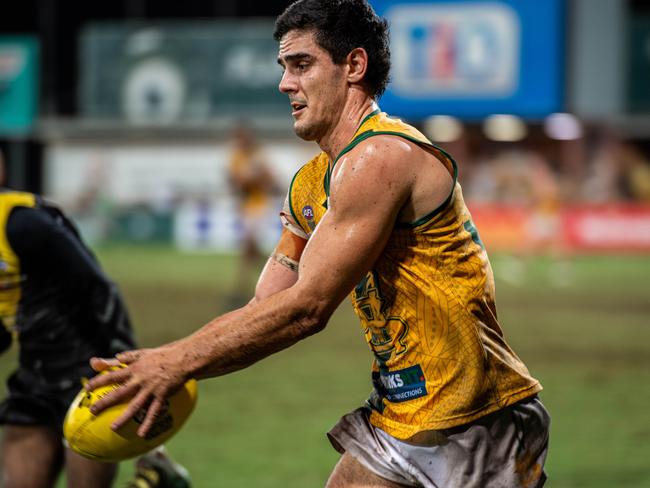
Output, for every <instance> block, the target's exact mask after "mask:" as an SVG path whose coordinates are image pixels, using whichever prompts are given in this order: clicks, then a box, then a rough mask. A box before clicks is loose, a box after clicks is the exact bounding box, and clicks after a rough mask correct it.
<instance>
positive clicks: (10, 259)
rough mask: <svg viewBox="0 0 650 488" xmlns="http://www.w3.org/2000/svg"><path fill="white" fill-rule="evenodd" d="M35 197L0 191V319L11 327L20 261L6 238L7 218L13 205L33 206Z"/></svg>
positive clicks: (18, 281)
mask: <svg viewBox="0 0 650 488" xmlns="http://www.w3.org/2000/svg"><path fill="white" fill-rule="evenodd" d="M35 205H36V198H35V196H34V195H33V194H31V193H22V192H13V191H2V192H0V320H2V325H4V326H5V327H7V328H9V329H11V328H12V327H13V326H14V322H15V319H16V310H17V308H18V302H20V293H21V289H20V285H21V274H20V261H19V259H18V256H16V253H14V251H13V249H12V248H11V246H10V244H9V240H8V239H7V220H8V219H9V214H10V213H11V211H12V210H13V209H14V208H15V207H34V206H35Z"/></svg>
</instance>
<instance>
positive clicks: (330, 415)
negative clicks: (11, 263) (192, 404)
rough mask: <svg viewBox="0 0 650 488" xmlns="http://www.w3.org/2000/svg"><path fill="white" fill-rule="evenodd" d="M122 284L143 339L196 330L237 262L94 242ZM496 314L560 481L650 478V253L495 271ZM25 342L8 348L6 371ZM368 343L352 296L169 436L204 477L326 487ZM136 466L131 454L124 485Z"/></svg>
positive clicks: (552, 472)
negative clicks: (542, 408) (331, 436)
mask: <svg viewBox="0 0 650 488" xmlns="http://www.w3.org/2000/svg"><path fill="white" fill-rule="evenodd" d="M98 255H99V257H100V259H101V260H102V262H103V265H104V268H105V269H106V270H107V272H108V273H109V274H111V275H112V277H113V278H114V279H115V280H116V281H117V282H118V283H119V284H120V285H121V288H122V291H123V294H124V296H125V298H126V300H127V303H128V305H129V307H130V310H131V314H132V317H133V319H134V324H135V326H136V330H137V335H138V338H139V340H140V342H141V344H142V345H143V346H155V345H157V344H160V343H163V342H165V341H170V340H173V339H175V338H178V337H180V336H183V335H186V334H188V333H190V332H191V331H193V330H195V329H196V328H198V327H200V326H201V325H202V324H203V323H205V322H206V321H208V320H209V319H211V318H212V317H213V316H215V315H216V314H218V313H219V312H221V311H223V310H224V309H225V308H227V299H226V297H227V296H228V295H229V294H230V292H231V291H232V290H231V288H232V283H233V275H234V274H235V273H236V272H237V271H236V261H235V260H234V259H233V258H232V257H230V256H214V255H186V254H180V253H176V252H174V251H172V250H169V249H165V248H142V247H112V248H104V249H100V250H99V251H98ZM493 264H494V267H495V273H496V275H497V304H498V309H499V317H500V321H501V323H502V326H503V328H504V330H505V333H506V336H507V338H508V340H509V342H510V344H511V345H512V346H513V347H514V349H515V350H516V351H517V352H518V354H519V355H520V356H521V357H522V359H523V360H524V361H525V362H526V364H527V365H528V366H529V369H530V370H531V372H532V373H533V375H534V376H536V377H538V378H539V379H540V380H541V381H542V383H543V385H544V388H545V390H544V391H543V392H542V400H543V401H544V403H545V404H546V406H547V407H548V409H549V410H550V412H551V416H552V432H551V447H550V453H549V458H548V462H547V466H546V468H547V472H548V474H549V482H548V483H547V486H549V487H551V488H553V487H558V488H565V487H567V488H568V487H590V488H591V487H594V488H599V487H602V488H610V487H614V486H615V487H643V486H649V487H650V469H649V468H648V466H649V464H648V459H650V442H649V441H650V408H649V405H650V320H649V319H648V317H650V286H648V284H647V281H648V277H649V276H650V257H642V256H636V257H634V256H631V257H596V256H593V257H579V258H576V259H575V260H574V261H573V263H572V265H571V269H572V275H573V281H572V283H571V284H570V285H569V286H566V287H561V288H559V287H555V286H553V285H552V281H551V280H550V279H549V276H548V270H549V266H548V263H547V262H546V261H545V260H544V259H541V258H539V259H536V260H533V261H532V262H531V263H530V266H529V269H527V270H526V273H525V274H524V279H523V281H522V283H521V284H520V285H518V286H513V285H510V284H508V283H506V282H505V281H502V280H499V276H500V272H501V270H502V269H504V268H505V266H506V265H507V261H506V260H505V258H504V257H502V256H496V257H495V258H494V259H493ZM306 299H307V298H306ZM13 361H15V354H9V355H6V356H4V357H2V358H0V371H1V372H2V373H3V374H4V373H5V372H6V371H8V370H9V368H11V367H12V366H13V364H12V362H13ZM370 361H371V355H370V353H369V351H368V348H367V346H366V345H365V343H364V341H363V339H362V336H361V334H360V329H359V325H358V323H357V321H356V319H355V318H354V316H353V315H352V312H351V308H350V306H349V305H348V304H347V303H346V304H344V305H343V306H342V307H341V308H340V309H339V311H338V312H337V313H336V314H335V316H334V317H333V319H332V321H331V323H330V325H329V326H328V328H327V329H326V330H325V331H323V332H322V333H321V334H318V335H316V336H314V337H311V338H309V339H307V340H306V341H304V342H302V343H300V344H298V345H296V346H295V347H294V348H292V349H289V350H287V351H284V352H281V353H279V354H277V355H275V356H273V357H271V358H269V359H267V360H265V361H263V362H261V363H258V364H256V365H254V366H252V367H251V368H249V369H247V370H245V371H241V372H238V373H235V374H232V375H229V376H226V377H222V378H217V379H212V380H207V381H203V382H201V384H200V385H199V403H198V406H197V409H196V410H195V412H194V413H193V414H192V416H191V417H190V419H189V420H188V423H187V424H186V426H185V427H184V428H183V429H182V430H181V431H180V432H179V433H178V434H177V435H176V436H175V437H174V438H173V439H171V440H170V441H169V442H168V443H167V447H168V449H169V451H170V452H171V453H172V454H173V456H174V457H175V458H176V459H177V460H178V461H180V462H181V463H183V464H184V465H185V466H187V468H188V469H189V470H190V472H191V474H192V477H193V480H194V486H195V488H204V487H205V488H210V487H213V486H224V487H229V488H237V487H242V488H249V487H282V488H285V487H286V488H291V487H296V488H298V487H300V488H305V487H318V486H323V485H324V483H325V480H326V479H327V476H328V474H329V472H330V470H331V468H332V466H333V465H334V464H335V462H336V460H337V457H338V455H337V454H336V452H335V451H334V450H333V449H332V448H331V447H330V446H329V443H328V441H327V439H326V437H325V432H326V430H327V429H328V428H329V427H330V426H331V425H332V424H334V423H335V422H336V421H337V419H338V418H339V416H340V415H341V414H343V413H345V412H347V411H349V410H351V409H353V408H355V407H356V406H358V405H359V404H360V403H361V402H362V401H363V400H364V399H365V398H366V396H367V394H368V392H369V388H370V387H369V381H368V371H369V365H370ZM131 473H132V463H131V462H126V463H123V466H122V469H121V473H120V477H119V481H118V483H117V484H116V486H118V487H122V486H124V484H125V482H126V479H127V478H128V476H129V475H130V474H131Z"/></svg>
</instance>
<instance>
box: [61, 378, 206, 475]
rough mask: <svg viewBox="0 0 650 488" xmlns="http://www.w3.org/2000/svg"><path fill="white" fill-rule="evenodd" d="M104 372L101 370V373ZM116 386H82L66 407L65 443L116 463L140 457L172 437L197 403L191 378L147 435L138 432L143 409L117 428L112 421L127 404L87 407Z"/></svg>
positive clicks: (97, 458)
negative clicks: (95, 412)
mask: <svg viewBox="0 0 650 488" xmlns="http://www.w3.org/2000/svg"><path fill="white" fill-rule="evenodd" d="M100 374H103V373H100ZM117 386H118V385H107V386H103V387H100V388H97V389H95V390H93V391H90V392H89V391H86V390H85V389H83V388H82V389H81V391H80V392H79V393H78V394H77V396H76V397H75V399H74V400H73V401H72V403H71V404H70V407H69V408H68V413H67V414H66V417H65V420H64V422H63V435H64V436H65V439H66V441H67V443H68V446H69V447H70V448H71V449H72V450H73V451H75V452H77V453H78V454H81V455H82V456H84V457H87V458H89V459H95V460H98V461H105V462H117V461H122V460H124V459H129V458H132V457H136V456H140V455H141V454H144V453H145V452H147V451H150V450H151V449H154V448H155V447H158V446H159V445H161V444H162V443H164V442H165V441H167V440H168V439H169V438H170V437H171V436H173V435H174V434H175V433H176V432H178V430H179V429H180V428H181V427H182V425H183V424H184V423H185V421H186V420H187V418H188V417H189V416H190V414H191V413H192V410H193V409H194V406H195V405H196V398H197V393H198V391H197V384H196V380H190V381H188V382H187V383H185V385H184V386H183V387H182V388H180V389H179V390H178V391H177V392H176V393H174V394H173V395H172V396H170V397H169V398H168V400H167V405H166V407H167V408H165V409H163V411H162V412H161V414H160V415H159V416H158V419H157V420H156V422H155V423H154V425H153V427H152V428H151V430H150V431H149V433H148V434H147V437H146V438H142V437H139V436H138V435H137V431H138V428H139V427H140V424H142V422H143V421H144V417H145V413H146V412H145V410H144V409H143V410H141V411H140V412H138V413H137V414H136V415H135V416H134V417H133V418H132V419H131V420H129V421H128V422H127V423H126V424H125V425H124V426H122V427H121V428H120V429H118V430H117V431H113V430H111V424H112V423H113V421H114V420H115V419H117V418H118V417H119V416H120V415H121V414H122V412H124V410H125V409H126V407H127V403H121V404H119V405H114V406H112V407H110V408H107V409H106V410H104V411H102V412H100V413H99V415H93V414H92V413H91V412H90V407H91V406H92V405H93V404H94V403H95V402H96V401H98V400H99V399H100V398H102V397H103V396H104V395H106V394H107V393H109V392H111V391H113V390H114V389H115V388H117Z"/></svg>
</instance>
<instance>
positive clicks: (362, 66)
mask: <svg viewBox="0 0 650 488" xmlns="http://www.w3.org/2000/svg"><path fill="white" fill-rule="evenodd" d="M346 61H347V64H348V82H349V83H359V82H361V80H363V77H364V76H365V75H366V70H367V68H368V53H367V52H366V50H365V49H364V48H362V47H357V48H355V49H353V50H352V51H350V54H348V56H347V58H346Z"/></svg>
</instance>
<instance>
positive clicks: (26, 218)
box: [0, 159, 189, 488]
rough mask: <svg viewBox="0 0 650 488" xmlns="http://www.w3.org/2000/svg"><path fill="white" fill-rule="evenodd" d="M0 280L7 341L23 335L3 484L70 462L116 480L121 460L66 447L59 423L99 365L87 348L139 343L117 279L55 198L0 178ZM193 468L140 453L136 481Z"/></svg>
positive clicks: (45, 477) (1, 410)
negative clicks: (93, 363)
mask: <svg viewBox="0 0 650 488" xmlns="http://www.w3.org/2000/svg"><path fill="white" fill-rule="evenodd" d="M2 174H3V164H2V160H1V159H0V176H1V175H2ZM0 280H1V282H2V286H0V318H1V319H2V325H1V326H0V336H1V339H0V347H1V351H2V352H4V351H6V350H7V349H8V348H9V347H10V346H11V344H12V342H13V340H14V339H15V340H16V341H17V342H18V345H19V354H18V368H17V369H16V370H15V371H14V372H13V373H12V374H11V376H10V377H9V379H8V381H7V390H8V396H7V398H6V399H5V400H4V401H3V402H2V403H1V404H0V424H1V425H2V426H3V437H2V441H1V444H0V468H1V473H2V481H1V485H2V486H3V487H4V488H17V487H20V488H45V487H51V486H54V484H55V482H56V479H57V478H58V476H59V474H60V472H61V471H62V469H63V467H64V466H65V472H66V478H67V483H68V487H75V488H76V487H79V488H81V487H84V488H85V487H93V488H103V487H109V486H111V485H112V482H113V480H114V478H115V475H116V472H117V465H116V464H110V463H102V462H99V461H93V460H90V459H86V458H84V457H82V456H80V455H78V454H76V453H75V452H73V451H72V450H70V449H68V448H65V447H64V444H63V442H62V424H63V419H64V417H65V414H66V411H67V409H68V406H69V404H70V402H71V401H72V399H73V398H74V397H75V395H76V394H77V392H78V391H79V389H80V388H81V380H82V378H88V377H90V376H92V375H93V374H94V372H93V371H92V370H91V369H90V368H89V367H88V360H89V358H90V357H91V356H93V355H95V354H98V353H104V354H110V353H116V352H119V351H122V350H125V349H129V348H132V347H134V346H135V340H134V337H133V333H132V329H131V323H130V319H129V315H128V312H127V309H126V306H125V304H124V302H123V300H122V298H121V296H120V292H119V290H118V288H117V287H116V285H115V284H114V283H113V282H112V281H111V280H110V279H109V278H108V277H107V276H106V275H105V274H104V272H103V271H102V269H101V268H100V265H99V263H98V261H97V260H96V258H95V257H94V256H93V254H92V253H91V251H90V250H89V249H88V248H87V247H86V245H85V244H84V243H83V242H82V240H81V238H80V236H79V234H78V232H77V230H76V228H75V226H74V225H73V224H72V222H71V221H70V220H69V219H68V218H67V217H66V216H65V215H64V214H63V213H62V212H61V211H60V210H59V209H58V208H57V207H56V206H54V205H52V204H50V203H48V202H45V201H44V200H42V199H41V198H40V197H39V196H37V195H34V194H32V193H23V192H16V191H12V190H9V189H6V188H3V187H2V188H0ZM186 478H187V476H186V473H184V472H183V468H182V467H180V466H178V465H176V464H175V463H173V462H172V461H171V459H169V458H168V457H167V456H166V455H165V452H164V450H163V449H160V450H157V451H153V452H151V453H148V454H147V455H146V456H143V457H142V458H140V459H139V460H138V464H137V473H136V478H135V479H134V481H133V483H132V484H131V485H130V486H133V487H139V488H146V487H154V486H155V487H168V488H184V487H188V486H189V481H188V480H187V479H186Z"/></svg>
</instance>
